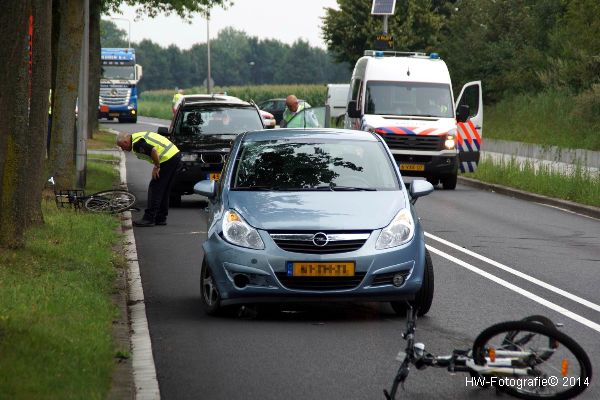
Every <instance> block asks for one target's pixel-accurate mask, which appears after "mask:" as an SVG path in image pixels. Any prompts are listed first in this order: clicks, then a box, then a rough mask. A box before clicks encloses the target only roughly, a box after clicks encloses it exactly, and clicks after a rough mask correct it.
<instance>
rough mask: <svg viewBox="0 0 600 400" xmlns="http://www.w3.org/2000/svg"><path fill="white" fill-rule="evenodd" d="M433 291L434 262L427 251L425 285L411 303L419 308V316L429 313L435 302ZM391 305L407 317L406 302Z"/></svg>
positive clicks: (397, 312)
mask: <svg viewBox="0 0 600 400" xmlns="http://www.w3.org/2000/svg"><path fill="white" fill-rule="evenodd" d="M433 290H434V278H433V262H432V261H431V254H429V251H428V250H425V271H424V274H423V284H422V285H421V289H419V291H418V292H417V294H416V295H415V299H414V300H413V301H412V302H411V305H412V306H413V307H415V308H418V311H417V315H418V316H423V315H425V314H427V312H429V309H430V308H431V303H432V302H433ZM390 304H391V306H392V308H393V309H394V311H395V312H396V314H398V315H406V309H407V306H406V303H405V302H403V301H392V302H390Z"/></svg>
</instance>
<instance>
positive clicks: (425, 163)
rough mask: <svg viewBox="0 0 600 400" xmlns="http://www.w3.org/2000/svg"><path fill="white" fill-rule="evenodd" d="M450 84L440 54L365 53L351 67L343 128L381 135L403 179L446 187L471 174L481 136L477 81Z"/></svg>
mask: <svg viewBox="0 0 600 400" xmlns="http://www.w3.org/2000/svg"><path fill="white" fill-rule="evenodd" d="M453 99H454V95H453V92H452V82H451V80H450V73H449V72H448V67H447V66H446V63H445V62H444V61H443V60H441V59H440V57H439V56H438V54H436V53H431V54H425V53H412V52H395V51H377V50H367V51H365V55H364V56H363V57H361V58H360V59H359V60H358V61H357V62H356V65H355V67H354V72H353V73H352V80H351V82H350V91H349V93H348V105H347V109H346V117H345V121H344V127H345V128H348V129H359V130H365V131H371V132H375V133H377V134H380V135H381V136H382V137H383V138H384V140H385V141H386V143H387V145H388V146H389V148H390V150H391V152H392V153H393V154H394V158H395V159H396V162H397V163H398V166H399V168H400V170H401V171H402V174H403V175H405V176H423V177H425V178H427V180H429V181H430V182H431V183H432V184H434V185H436V184H437V183H438V182H441V183H442V186H443V188H444V189H454V188H455V187H456V179H457V173H458V171H459V170H460V171H461V172H473V171H475V169H476V168H477V164H478V162H479V151H480V148H481V137H482V132H483V101H482V95H481V81H475V82H469V83H467V84H466V85H465V86H463V88H462V90H461V92H460V95H459V96H458V99H457V100H456V102H453Z"/></svg>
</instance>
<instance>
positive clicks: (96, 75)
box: [88, 0, 102, 139]
mask: <svg viewBox="0 0 600 400" xmlns="http://www.w3.org/2000/svg"><path fill="white" fill-rule="evenodd" d="M101 7H102V2H101V0H90V55H89V57H90V70H89V71H90V72H89V77H90V81H89V82H90V83H89V85H90V86H89V91H88V94H89V96H88V139H91V138H92V135H93V134H94V132H95V131H96V129H98V98H99V97H100V51H101V49H100V47H101V45H100V14H101Z"/></svg>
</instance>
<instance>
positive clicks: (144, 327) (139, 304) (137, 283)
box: [119, 150, 160, 400]
mask: <svg viewBox="0 0 600 400" xmlns="http://www.w3.org/2000/svg"><path fill="white" fill-rule="evenodd" d="M119 153H120V156H121V160H120V163H119V173H120V175H121V185H122V186H124V187H125V188H127V168H126V166H125V152H123V151H122V150H120V151H119ZM121 228H122V230H123V234H124V235H125V245H124V247H125V257H126V259H127V265H128V268H127V287H128V297H129V301H128V302H127V303H128V304H127V308H128V310H129V322H130V335H129V337H130V344H131V364H132V369H133V383H134V385H135V391H134V398H135V399H136V400H159V399H160V390H159V387H158V379H157V377H156V366H155V365H154V356H153V355H152V341H151V340H150V330H149V329H148V320H147V318H146V305H145V303H144V289H143V287H142V277H141V275H140V266H139V263H138V256H137V248H136V244H135V235H134V233H133V225H132V221H131V212H130V211H127V212H125V213H123V219H122V220H121Z"/></svg>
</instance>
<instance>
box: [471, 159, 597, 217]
mask: <svg viewBox="0 0 600 400" xmlns="http://www.w3.org/2000/svg"><path fill="white" fill-rule="evenodd" d="M464 176H465V177H468V178H474V179H478V180H480V181H483V182H488V183H496V184H499V185H504V186H510V187H513V188H516V189H521V190H526V191H528V192H531V193H537V194H541V195H544V196H549V197H554V198H557V199H563V200H569V201H573V202H576V203H581V204H587V205H591V206H596V207H600V175H599V174H598V173H591V172H589V171H588V170H587V169H584V168H581V167H579V166H578V167H577V168H576V169H575V170H574V171H573V173H572V174H570V175H563V174H561V173H558V172H555V171H552V170H550V169H549V168H548V167H544V166H541V167H539V168H535V167H534V165H533V164H531V163H525V164H522V165H520V164H519V163H518V162H517V161H516V160H515V159H511V160H509V161H500V162H492V161H491V160H489V159H484V160H482V161H480V162H479V166H478V168H477V171H476V172H475V173H471V174H465V175H464Z"/></svg>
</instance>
